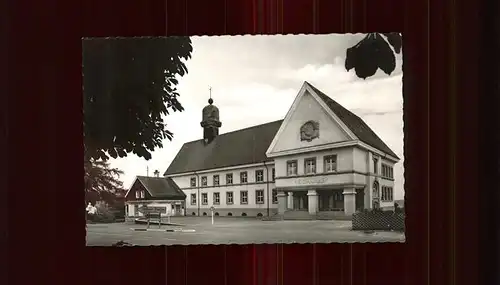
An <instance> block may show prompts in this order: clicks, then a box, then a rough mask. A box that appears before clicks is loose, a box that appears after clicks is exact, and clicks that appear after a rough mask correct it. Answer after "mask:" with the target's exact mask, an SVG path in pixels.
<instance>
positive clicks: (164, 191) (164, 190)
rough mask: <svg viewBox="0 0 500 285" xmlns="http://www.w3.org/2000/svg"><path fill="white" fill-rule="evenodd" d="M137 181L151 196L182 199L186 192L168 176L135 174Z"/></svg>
mask: <svg viewBox="0 0 500 285" xmlns="http://www.w3.org/2000/svg"><path fill="white" fill-rule="evenodd" d="M137 181H139V182H140V183H141V184H142V185H144V187H145V188H146V190H147V191H148V192H149V194H151V197H153V198H163V199H171V200H177V199H178V200H183V199H185V198H186V194H184V192H183V191H182V190H181V189H180V188H179V186H177V184H176V183H175V182H174V181H173V180H172V178H169V177H166V178H165V177H147V176H137Z"/></svg>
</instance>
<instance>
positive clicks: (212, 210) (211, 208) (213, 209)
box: [210, 206, 215, 225]
mask: <svg viewBox="0 0 500 285" xmlns="http://www.w3.org/2000/svg"><path fill="white" fill-rule="evenodd" d="M214 211H215V208H214V206H212V207H210V212H212V225H213V224H214Z"/></svg>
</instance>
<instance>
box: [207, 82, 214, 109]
mask: <svg viewBox="0 0 500 285" xmlns="http://www.w3.org/2000/svg"><path fill="white" fill-rule="evenodd" d="M208 92H209V95H210V98H209V99H208V104H210V105H212V103H213V102H214V100H213V99H212V86H208Z"/></svg>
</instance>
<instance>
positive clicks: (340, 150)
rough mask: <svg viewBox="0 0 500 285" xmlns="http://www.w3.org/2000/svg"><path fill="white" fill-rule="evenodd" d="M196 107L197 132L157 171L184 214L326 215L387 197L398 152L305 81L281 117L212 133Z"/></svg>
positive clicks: (213, 123)
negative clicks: (179, 198)
mask: <svg viewBox="0 0 500 285" xmlns="http://www.w3.org/2000/svg"><path fill="white" fill-rule="evenodd" d="M221 125H222V122H220V120H219V109H218V108H217V107H215V106H214V105H213V100H212V99H210V100H209V105H208V106H206V107H205V108H204V109H203V119H202V122H201V126H202V128H203V138H202V139H199V140H196V141H192V142H187V143H185V144H184V145H183V146H182V148H181V149H180V151H179V152H178V153H177V155H176V157H175V158H174V160H173V161H172V163H171V164H170V166H169V167H168V168H167V170H166V171H165V173H164V176H165V178H166V179H171V180H172V181H173V183H174V184H176V185H178V187H179V188H180V189H182V191H183V192H184V193H185V194H186V204H185V206H186V209H185V213H186V215H195V216H203V215H210V214H211V211H214V212H215V215H224V216H273V215H276V214H278V215H279V216H280V217H285V218H287V217H291V218H292V217H309V218H318V217H322V218H328V217H334V216H336V215H342V216H350V215H352V214H353V213H354V212H355V211H356V210H361V209H370V208H373V207H383V206H384V205H389V204H391V205H392V204H393V199H394V198H393V187H394V176H393V167H394V164H395V163H397V162H398V161H399V158H398V156H397V155H396V154H395V153H394V152H393V151H392V150H391V149H390V148H389V147H388V146H387V145H386V144H385V143H384V142H383V141H382V139H380V138H379V137H378V136H377V134H375V132H373V130H372V129H371V128H370V127H369V126H368V125H367V124H366V123H365V122H364V121H363V120H362V119H361V118H359V117H358V116H356V115H355V114H353V113H352V112H350V111H349V110H347V109H345V108H344V107H342V106H341V105H340V104H338V103H337V102H336V101H334V100H333V99H331V98H330V97H329V96H327V95H326V94H324V93H323V92H321V91H320V90H318V89H317V88H315V87H314V86H312V85H311V84H309V83H307V82H304V84H303V86H302V88H301V89H300V91H299V93H298V95H297V97H296V98H295V100H294V102H293V104H292V106H291V108H290V109H289V111H288V113H287V114H286V116H285V118H284V119H283V120H279V121H275V122H270V123H266V124H262V125H258V126H253V127H250V128H245V129H241V130H237V131H233V132H229V133H225V134H219V128H220V127H221Z"/></svg>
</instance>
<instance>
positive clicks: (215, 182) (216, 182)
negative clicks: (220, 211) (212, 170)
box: [214, 175, 219, 186]
mask: <svg viewBox="0 0 500 285" xmlns="http://www.w3.org/2000/svg"><path fill="white" fill-rule="evenodd" d="M214 186H219V175H214Z"/></svg>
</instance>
